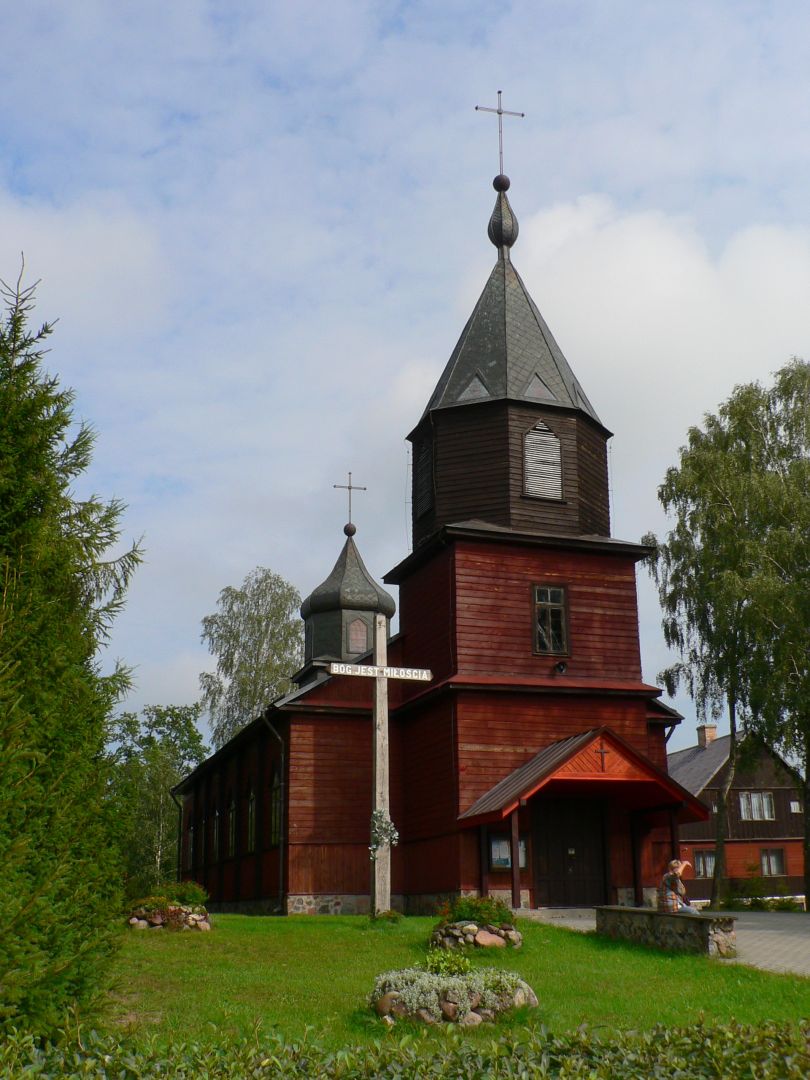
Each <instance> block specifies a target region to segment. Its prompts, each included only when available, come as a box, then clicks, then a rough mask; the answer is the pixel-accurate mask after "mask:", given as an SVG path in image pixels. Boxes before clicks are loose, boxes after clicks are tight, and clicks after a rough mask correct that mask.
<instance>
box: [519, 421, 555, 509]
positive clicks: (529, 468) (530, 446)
mask: <svg viewBox="0 0 810 1080" xmlns="http://www.w3.org/2000/svg"><path fill="white" fill-rule="evenodd" d="M523 492H524V494H525V495H534V496H536V497H538V498H541V499H561V498H562V455H561V453H560V440H559V439H558V438H557V436H556V435H555V434H554V432H553V431H551V430H550V429H549V428H547V427H546V425H545V424H544V423H542V421H541V422H540V423H538V424H535V426H534V427H533V428H532V430H531V431H527V432H526V434H525V436H524V437H523Z"/></svg>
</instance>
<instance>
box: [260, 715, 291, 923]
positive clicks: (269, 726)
mask: <svg viewBox="0 0 810 1080" xmlns="http://www.w3.org/2000/svg"><path fill="white" fill-rule="evenodd" d="M262 720H263V721H264V723H265V726H266V727H267V730H268V731H269V732H270V734H271V735H274V736H275V737H276V739H278V742H279V746H280V747H281V807H280V812H281V822H280V828H279V838H278V908H279V911H280V912H281V913H282V914H284V839H285V836H286V832H287V814H286V811H285V807H286V793H287V747H286V744H285V742H284V739H282V737H281V735H279V733H278V731H277V730H276V728H274V727H273V725H272V724H271V723H270V721H269V720H268V719H267V713H262Z"/></svg>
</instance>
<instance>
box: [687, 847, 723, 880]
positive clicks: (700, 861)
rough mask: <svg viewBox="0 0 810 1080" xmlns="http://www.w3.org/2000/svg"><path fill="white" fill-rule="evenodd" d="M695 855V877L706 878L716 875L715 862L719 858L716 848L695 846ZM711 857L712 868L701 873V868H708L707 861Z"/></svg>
mask: <svg viewBox="0 0 810 1080" xmlns="http://www.w3.org/2000/svg"><path fill="white" fill-rule="evenodd" d="M692 854H693V855H694V857H695V877H696V878H700V879H701V880H706V879H708V878H711V877H713V876H714V863H715V859H716V858H717V849H716V848H695V850H694V851H693V852H692ZM708 859H711V870H708V872H707V873H699V872H698V871H699V869H702V870H707V867H706V862H707V860H708Z"/></svg>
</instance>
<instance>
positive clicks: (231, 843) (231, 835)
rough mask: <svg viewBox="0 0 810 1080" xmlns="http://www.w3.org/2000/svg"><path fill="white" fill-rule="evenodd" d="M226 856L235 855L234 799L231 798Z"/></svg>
mask: <svg viewBox="0 0 810 1080" xmlns="http://www.w3.org/2000/svg"><path fill="white" fill-rule="evenodd" d="M228 854H229V855H235V854H236V799H234V797H233V796H231V803H230V806H229V807H228Z"/></svg>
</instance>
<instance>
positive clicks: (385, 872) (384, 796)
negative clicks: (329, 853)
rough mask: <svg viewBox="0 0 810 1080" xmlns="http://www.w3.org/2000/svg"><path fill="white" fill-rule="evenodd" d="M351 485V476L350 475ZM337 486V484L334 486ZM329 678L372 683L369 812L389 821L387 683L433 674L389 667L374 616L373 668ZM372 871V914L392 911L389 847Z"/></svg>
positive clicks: (382, 629) (341, 668) (336, 671)
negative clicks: (361, 679) (357, 678)
mask: <svg viewBox="0 0 810 1080" xmlns="http://www.w3.org/2000/svg"><path fill="white" fill-rule="evenodd" d="M349 482H351V473H350V474H349ZM335 486H336V487H337V486H338V485H337V484H336V485H335ZM329 674H330V675H359V676H361V677H362V676H365V677H366V678H373V679H374V714H373V716H374V763H373V774H372V786H373V789H374V790H373V795H372V806H371V808H372V811H379V812H382V813H383V814H384V815H385V816H386V818H389V820H390V814H389V810H390V782H389V775H388V680H389V679H408V680H418V681H420V682H429V681H430V680H431V679H432V678H433V673H432V672H431V671H429V670H428V669H427V668H392V667H388V620H387V619H386V617H385V615H381V614H379V613H377V614H376V615H375V616H374V664H373V666H372V665H369V664H337V663H336V664H330V665H329ZM376 856H377V857H376V858H375V859H374V860H373V862H372V864H371V867H372V871H371V912H372V914H373V915H376V914H378V913H379V912H381V911H390V909H391V845H390V844H389V843H384V844H382V845H381V846H380V847H379V848H377V851H376Z"/></svg>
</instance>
